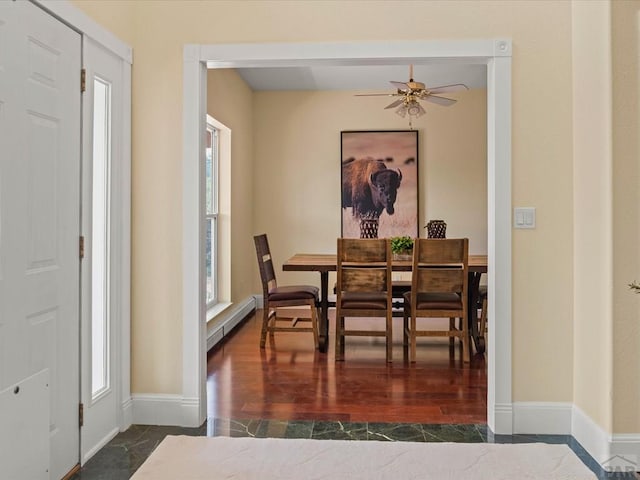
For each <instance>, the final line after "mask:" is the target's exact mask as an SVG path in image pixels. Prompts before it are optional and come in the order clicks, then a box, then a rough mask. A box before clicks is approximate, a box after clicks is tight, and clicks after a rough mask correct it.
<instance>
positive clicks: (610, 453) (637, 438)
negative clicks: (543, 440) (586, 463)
mask: <svg viewBox="0 0 640 480" xmlns="http://www.w3.org/2000/svg"><path fill="white" fill-rule="evenodd" d="M571 431H572V435H573V438H575V439H576V440H577V441H578V442H579V443H580V445H582V446H583V447H584V449H585V450H586V451H587V452H589V455H591V456H592V457H593V458H594V459H595V460H596V461H597V462H598V463H599V464H600V465H601V466H602V468H604V469H605V470H607V471H609V472H614V471H619V472H626V471H629V472H636V471H638V470H640V433H614V434H613V435H611V434H608V433H607V432H605V431H604V430H603V429H602V427H600V426H599V425H598V424H596V423H595V422H594V421H593V420H591V418H590V417H589V416H588V415H587V414H586V413H584V412H583V411H582V410H581V409H580V408H579V407H577V406H575V405H574V406H573V415H572V418H571Z"/></svg>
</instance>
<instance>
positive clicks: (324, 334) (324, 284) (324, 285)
mask: <svg viewBox="0 0 640 480" xmlns="http://www.w3.org/2000/svg"><path fill="white" fill-rule="evenodd" d="M328 296H329V272H320V332H319V333H320V335H319V336H320V339H319V340H320V351H321V352H322V353H327V350H329V299H328Z"/></svg>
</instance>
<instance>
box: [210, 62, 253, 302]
mask: <svg viewBox="0 0 640 480" xmlns="http://www.w3.org/2000/svg"><path fill="white" fill-rule="evenodd" d="M207 113H209V115H211V116H212V117H214V118H215V119H216V120H218V121H220V122H222V123H223V124H225V125H226V126H227V127H229V128H230V129H231V157H232V158H231V165H230V167H231V169H230V171H228V172H225V171H224V170H222V171H220V177H221V178H228V177H229V176H230V177H231V182H230V188H231V191H230V192H228V193H230V194H231V195H230V200H231V205H230V208H231V210H230V211H228V210H227V211H225V212H222V211H221V213H224V215H223V217H222V218H221V221H222V222H223V225H224V226H225V227H226V228H227V229H229V228H230V230H227V229H225V231H224V233H225V235H224V238H223V239H222V243H221V244H220V251H219V260H220V262H221V264H222V266H223V268H225V269H226V267H227V265H228V266H229V267H230V268H231V300H232V301H233V302H237V301H240V300H243V299H245V298H247V296H249V295H252V294H253V293H256V292H257V291H255V290H253V285H252V281H253V278H254V277H255V271H254V266H255V264H256V259H255V255H248V253H247V252H249V253H250V252H252V251H253V248H254V247H253V237H252V235H253V211H254V208H253V204H254V188H253V175H252V171H253V143H254V140H253V137H254V136H253V115H254V114H253V92H252V91H251V89H250V88H249V87H248V85H247V84H246V83H245V82H244V80H242V78H241V77H240V76H239V75H238V74H237V73H236V72H235V71H234V70H228V69H219V70H209V72H208V75H207ZM222 207H223V205H222V204H221V208H222ZM225 210H226V209H225ZM227 212H228V214H229V215H228V217H227ZM226 233H228V235H226ZM228 253H230V255H229V254H228Z"/></svg>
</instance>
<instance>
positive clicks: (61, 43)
mask: <svg viewBox="0 0 640 480" xmlns="http://www.w3.org/2000/svg"><path fill="white" fill-rule="evenodd" d="M0 38H1V39H2V41H0V124H2V125H1V128H0V303H1V306H0V391H3V390H6V389H7V388H10V387H12V386H14V385H16V384H19V383H20V382H23V381H24V380H26V379H27V378H30V377H33V376H34V375H36V374H38V373H39V372H43V371H45V370H48V376H49V382H48V386H47V390H48V404H49V411H50V415H49V427H48V431H49V448H50V459H51V461H50V468H49V476H50V478H52V479H56V478H61V477H62V476H64V475H65V474H66V473H67V472H68V471H69V470H70V469H72V468H73V467H74V466H75V465H76V464H77V463H78V460H79V425H78V403H79V399H80V391H79V381H80V379H79V368H80V359H79V338H80V335H79V333H80V330H79V328H80V327H79V288H80V285H79V269H80V265H79V255H78V237H79V234H80V230H79V216H80V195H79V184H80V113H81V112H80V58H81V57H80V54H81V39H80V35H79V34H78V33H76V32H74V31H73V30H71V29H70V28H68V27H66V26H65V25H63V24H62V23H60V22H59V21H57V20H56V19H54V18H53V17H51V16H50V15H48V14H47V13H45V12H44V11H42V10H41V9H40V8H38V7H37V6H35V5H33V4H31V3H30V2H26V1H16V2H0ZM43 401H45V402H46V401H47V399H46V398H41V399H40V403H42V402H43ZM21 414H22V413H21V412H17V411H16V412H13V411H11V409H10V411H8V412H2V413H1V414H0V415H2V416H1V417H0V418H1V419H2V420H3V425H4V421H7V420H8V419H9V418H10V417H11V416H12V415H13V416H15V415H21ZM5 415H6V416H5ZM4 430H7V429H3V428H1V426H0V431H2V433H0V435H4V434H5V433H6V435H8V436H11V435H12V434H13V435H15V434H16V433H18V432H5V431H4ZM8 447H9V449H16V450H17V449H18V448H19V447H18V446H17V445H14V444H11V443H9V444H8ZM18 453H19V452H17V451H16V455H11V457H12V458H13V459H14V460H15V461H18V460H17V459H18V458H19V455H18Z"/></svg>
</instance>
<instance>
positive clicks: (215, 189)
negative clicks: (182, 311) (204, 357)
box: [202, 115, 222, 310]
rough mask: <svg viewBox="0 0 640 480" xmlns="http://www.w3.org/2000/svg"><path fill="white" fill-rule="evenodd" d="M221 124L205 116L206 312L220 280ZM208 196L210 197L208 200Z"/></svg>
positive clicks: (217, 292)
mask: <svg viewBox="0 0 640 480" xmlns="http://www.w3.org/2000/svg"><path fill="white" fill-rule="evenodd" d="M221 125H222V124H220V122H218V121H217V120H216V119H214V118H213V117H212V116H211V115H207V134H208V133H209V132H211V135H212V145H211V150H212V155H211V161H212V186H211V191H210V192H207V184H206V182H207V176H206V172H205V175H203V181H204V186H203V192H204V205H203V208H202V210H203V212H204V224H205V227H204V228H203V229H202V232H203V235H204V238H203V242H204V243H205V246H206V242H207V231H208V223H209V222H210V221H213V226H212V229H211V230H212V232H211V246H212V248H211V282H212V284H213V292H212V293H213V294H212V297H211V299H209V298H208V294H209V289H208V285H207V282H208V279H209V275H208V273H207V272H208V270H207V267H208V265H207V255H206V247H205V255H204V258H203V261H204V271H205V274H204V281H205V302H206V308H207V310H208V309H210V308H212V307H213V306H214V305H216V304H217V303H218V301H219V298H220V297H219V288H218V280H219V278H220V275H219V273H218V270H219V262H218V250H219V249H218V245H219V235H218V232H219V231H220V229H219V228H218V225H219V218H218V217H219V213H220V153H221V152H220V137H221V134H220V133H221V132H220V130H221V128H220V126H221ZM205 150H206V144H205ZM205 158H206V152H205ZM208 194H209V195H210V196H211V197H210V198H208ZM209 201H211V211H208V208H207V206H208V204H209Z"/></svg>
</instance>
